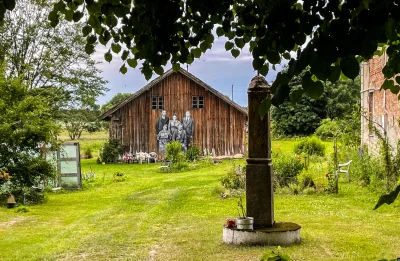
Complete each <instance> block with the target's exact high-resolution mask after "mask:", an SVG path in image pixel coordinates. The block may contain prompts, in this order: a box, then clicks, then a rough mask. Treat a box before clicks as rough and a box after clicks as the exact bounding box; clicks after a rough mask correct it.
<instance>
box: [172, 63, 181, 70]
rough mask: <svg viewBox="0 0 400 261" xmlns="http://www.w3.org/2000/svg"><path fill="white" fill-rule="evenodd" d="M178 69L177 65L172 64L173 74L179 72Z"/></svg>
mask: <svg viewBox="0 0 400 261" xmlns="http://www.w3.org/2000/svg"><path fill="white" fill-rule="evenodd" d="M180 69H181V66H180V65H179V63H174V64H172V70H174V72H179V70H180Z"/></svg>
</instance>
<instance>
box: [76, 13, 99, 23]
mask: <svg viewBox="0 0 400 261" xmlns="http://www.w3.org/2000/svg"><path fill="white" fill-rule="evenodd" d="M82 17H83V13H82V12H79V11H76V12H75V13H74V15H73V16H72V19H73V20H74V22H75V23H76V22H79V20H81V18H82ZM99 23H100V22H99Z"/></svg>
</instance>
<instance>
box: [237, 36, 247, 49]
mask: <svg viewBox="0 0 400 261" xmlns="http://www.w3.org/2000/svg"><path fill="white" fill-rule="evenodd" d="M235 44H236V46H237V47H239V48H240V49H242V48H243V47H244V45H245V43H244V40H243V38H235Z"/></svg>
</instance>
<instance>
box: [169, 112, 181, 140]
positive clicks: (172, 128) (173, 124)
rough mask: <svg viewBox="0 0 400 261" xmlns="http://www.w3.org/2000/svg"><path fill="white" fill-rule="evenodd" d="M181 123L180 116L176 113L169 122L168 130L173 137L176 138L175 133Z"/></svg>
mask: <svg viewBox="0 0 400 261" xmlns="http://www.w3.org/2000/svg"><path fill="white" fill-rule="evenodd" d="M180 124H181V123H180V122H179V121H178V116H176V113H174V115H172V120H170V121H169V124H168V130H169V131H170V132H171V135H172V136H174V133H175V132H177V131H178V126H179V125H180Z"/></svg>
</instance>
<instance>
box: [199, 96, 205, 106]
mask: <svg viewBox="0 0 400 261" xmlns="http://www.w3.org/2000/svg"><path fill="white" fill-rule="evenodd" d="M199 108H200V109H202V108H204V97H203V96H199Z"/></svg>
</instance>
